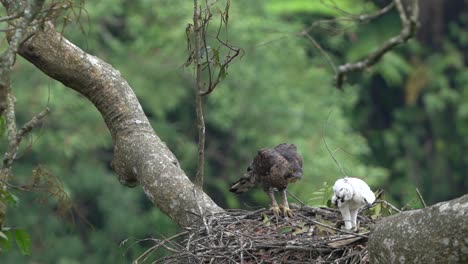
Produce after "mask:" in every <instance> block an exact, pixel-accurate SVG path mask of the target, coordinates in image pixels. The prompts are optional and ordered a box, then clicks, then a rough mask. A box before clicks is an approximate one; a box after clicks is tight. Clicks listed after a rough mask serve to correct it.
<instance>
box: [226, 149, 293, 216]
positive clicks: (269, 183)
mask: <svg viewBox="0 0 468 264" xmlns="http://www.w3.org/2000/svg"><path fill="white" fill-rule="evenodd" d="M301 177H302V158H301V156H300V155H299V153H298V152H297V148H296V146H295V145H294V144H287V143H283V144H279V145H278V146H276V147H275V148H274V149H268V148H264V149H261V150H259V151H258V154H257V156H255V158H254V159H253V161H252V162H251V163H250V165H249V167H248V168H247V172H246V173H245V174H244V176H242V177H241V178H240V180H238V181H237V182H235V183H234V184H232V186H231V189H229V191H231V192H233V193H243V192H246V191H248V190H249V189H250V188H252V187H254V186H255V185H257V184H259V185H261V186H262V187H263V189H264V190H265V192H266V193H267V194H268V197H269V198H270V202H271V204H270V205H271V207H270V210H271V211H273V213H274V214H275V215H277V216H278V215H279V213H280V212H282V213H283V215H284V216H292V215H293V214H292V211H291V210H290V209H289V204H288V199H287V196H286V188H287V187H288V184H289V183H292V182H296V181H297V180H299V179H301ZM275 190H277V191H279V192H281V197H282V203H281V205H280V206H278V203H277V202H276V199H275V194H274V191H275Z"/></svg>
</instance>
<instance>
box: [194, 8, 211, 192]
mask: <svg viewBox="0 0 468 264" xmlns="http://www.w3.org/2000/svg"><path fill="white" fill-rule="evenodd" d="M193 33H194V42H195V43H194V51H193V52H194V53H193V54H194V58H193V59H194V63H195V78H196V80H195V111H196V114H197V127H198V163H197V164H198V168H197V175H196V177H195V183H196V185H197V186H198V187H200V189H203V177H204V174H205V120H204V118H203V102H202V95H201V93H202V91H203V82H202V65H201V58H200V48H201V47H200V44H201V43H200V42H201V41H200V33H201V28H200V11H199V7H198V1H197V0H193ZM206 55H207V56H208V54H206Z"/></svg>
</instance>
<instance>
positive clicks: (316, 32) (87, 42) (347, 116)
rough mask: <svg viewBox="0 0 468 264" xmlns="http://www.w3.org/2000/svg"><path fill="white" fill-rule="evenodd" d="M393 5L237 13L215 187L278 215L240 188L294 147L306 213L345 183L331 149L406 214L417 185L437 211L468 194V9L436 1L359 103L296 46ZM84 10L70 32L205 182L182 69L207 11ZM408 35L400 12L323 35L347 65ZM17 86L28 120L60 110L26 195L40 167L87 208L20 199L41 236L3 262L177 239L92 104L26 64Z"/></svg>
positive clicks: (24, 155)
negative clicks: (275, 150)
mask: <svg viewBox="0 0 468 264" xmlns="http://www.w3.org/2000/svg"><path fill="white" fill-rule="evenodd" d="M224 2H225V1H220V3H221V7H222V6H223V3H224ZM350 2H352V4H350ZM388 2H389V1H383V0H373V1H372V0H369V1H366V0H355V1H347V0H346V1H345V0H336V1H326V0H323V1H319V0H317V1H310V0H294V1H280V0H270V1H250V0H236V1H232V3H231V9H230V14H229V18H230V21H229V40H230V41H231V43H232V44H233V45H236V46H238V47H241V48H242V49H244V51H245V55H244V56H243V57H242V58H241V59H239V60H236V61H235V63H234V64H232V65H231V66H230V67H229V72H228V73H229V75H228V77H227V78H226V79H225V80H224V81H223V82H222V83H221V84H220V86H219V87H218V88H217V89H216V90H215V91H214V93H212V94H211V95H210V96H209V97H208V99H207V100H205V120H206V126H207V128H206V136H207V146H206V159H207V168H206V176H205V177H206V178H205V183H206V186H205V189H206V191H207V192H208V194H209V195H210V196H211V197H212V198H213V199H214V200H215V202H216V203H218V204H219V205H220V206H222V207H224V208H246V209H255V208H259V207H266V206H268V201H267V196H266V195H265V194H264V193H263V192H262V191H261V190H255V191H252V192H249V193H247V194H244V195H242V196H240V197H236V196H235V195H233V194H231V193H229V192H228V189H229V185H230V183H232V182H234V181H235V180H236V179H237V178H238V177H239V176H240V175H242V174H243V172H244V171H245V169H246V167H247V165H248V163H249V161H250V160H251V159H252V158H253V156H254V155H255V153H256V151H257V150H258V149H260V148H262V147H273V146H276V145H277V144H279V143H282V142H288V143H294V144H296V145H297V147H298V149H299V151H300V153H301V154H302V155H303V157H304V176H303V180H302V181H301V182H300V183H299V184H293V185H290V191H291V192H292V193H294V194H295V195H296V196H298V197H299V198H300V199H301V200H302V201H304V202H305V203H307V204H311V205H320V204H321V203H323V199H321V198H323V197H321V196H320V191H319V190H320V189H321V188H323V186H324V184H325V182H327V183H328V185H331V184H333V182H334V181H335V180H336V179H338V178H339V177H342V173H341V171H340V169H339V167H338V166H337V165H336V164H335V162H334V161H333V159H332V158H331V156H330V155H329V154H328V152H327V150H326V148H325V145H324V143H323V138H326V139H327V143H328V145H329V147H330V150H331V151H332V152H333V155H334V156H335V157H336V159H337V160H338V161H339V162H340V164H342V166H343V168H344V170H345V172H346V173H347V174H348V175H352V176H357V177H360V178H363V179H365V180H366V181H367V182H368V183H369V184H370V185H371V187H372V188H373V189H374V190H375V189H378V188H382V189H384V190H385V193H386V197H387V198H388V199H389V200H391V201H392V202H393V203H395V204H396V205H398V206H403V205H405V204H408V203H409V204H410V205H411V204H414V205H415V206H417V200H416V192H415V188H416V187H418V188H419V189H420V190H421V192H422V195H423V197H424V198H425V199H426V202H427V203H428V204H433V203H436V202H438V201H443V200H448V199H451V198H455V197H458V196H461V195H462V194H465V193H467V192H468V177H467V176H466V175H465V172H466V171H468V156H465V155H464V152H463V151H464V150H466V149H467V147H468V100H467V99H468V85H467V83H468V68H467V66H468V52H466V51H467V47H468V31H466V30H465V29H466V28H467V26H468V12H467V11H468V8H467V5H468V4H466V3H464V1H436V2H437V3H433V4H434V5H438V8H429V6H431V5H422V6H421V22H422V25H421V30H420V32H419V33H418V36H417V38H416V39H414V40H412V41H410V42H409V43H408V44H406V45H404V46H401V47H399V48H397V49H395V50H394V51H392V52H390V53H388V54H387V55H386V56H385V57H384V58H383V60H382V61H381V62H380V63H379V64H378V65H376V66H375V67H372V68H371V69H369V70H366V71H365V72H364V73H358V74H354V75H351V76H350V77H349V78H348V81H347V84H346V86H345V87H344V91H338V90H337V89H336V88H334V87H333V71H332V69H331V68H330V66H329V64H328V63H327V61H326V60H325V58H324V57H323V55H322V53H321V52H319V51H318V50H317V49H316V48H315V47H314V46H313V45H312V44H311V43H310V42H309V41H308V40H307V39H305V38H301V37H298V36H297V34H296V33H298V32H300V31H302V30H303V29H304V28H307V27H308V26H309V25H311V24H312V23H313V22H315V21H317V20H320V19H332V18H336V17H342V16H353V15H359V14H363V13H369V12H372V11H375V10H377V9H378V8H382V7H383V6H384V5H385V4H386V3H388ZM432 2H434V1H432ZM465 2H466V1H465ZM333 3H335V4H336V5H337V6H339V7H340V8H341V10H340V9H337V8H336V7H334V4H333ZM83 8H84V9H85V10H86V12H84V11H83V12H82V13H81V15H80V16H79V18H78V21H79V23H70V24H68V25H67V26H66V27H65V28H64V29H63V30H64V35H65V36H66V37H68V38H69V39H70V40H71V41H72V42H73V43H75V44H76V45H78V46H79V47H81V48H82V49H83V50H85V51H87V52H89V53H91V54H93V55H96V56H98V57H99V58H101V59H103V60H104V61H106V62H108V63H110V64H112V65H113V66H114V67H115V68H117V69H118V70H119V71H120V72H121V73H122V74H123V76H124V77H125V78H126V79H127V81H128V82H129V84H130V85H131V86H132V87H133V89H134V90H135V92H136V94H137V96H138V98H139V99H140V102H141V104H142V107H143V109H144V111H145V113H146V114H147V116H148V117H149V119H150V120H151V124H152V125H153V127H154V129H155V130H156V133H157V134H158V135H159V136H160V137H161V139H162V140H164V141H165V142H166V143H167V145H168V147H169V148H170V149H171V150H172V151H173V152H174V153H175V154H176V156H177V157H178V158H179V160H180V163H181V165H182V167H183V169H184V170H185V171H186V173H187V175H189V176H190V177H192V178H193V177H194V175H195V171H196V160H197V159H196V155H197V150H196V148H197V141H196V140H197V134H196V133H197V128H196V118H195V111H194V92H193V91H194V89H193V71H192V69H190V68H184V67H182V65H183V63H184V61H185V59H186V57H187V52H186V45H187V44H186V37H185V28H186V25H187V24H188V23H191V19H192V14H193V10H192V8H193V3H192V2H191V1H182V0H153V1H149V0H100V1H87V2H86V3H85V6H84V7H83ZM75 9H76V10H79V2H77V3H76V6H75ZM70 18H72V19H73V20H75V21H76V19H77V18H76V17H71V16H70ZM59 22H60V21H59ZM217 23H218V22H217V21H216V20H215V21H213V22H212V24H213V25H217ZM399 30H400V22H399V16H398V14H397V13H396V12H391V13H389V14H387V15H385V16H384V17H382V18H379V19H377V20H375V21H372V22H371V23H364V24H355V23H354V22H353V21H340V22H333V23H323V24H320V25H319V26H317V27H315V28H313V30H312V31H311V32H310V33H311V35H312V36H313V37H314V38H315V39H316V41H317V42H318V43H319V44H320V45H321V46H322V47H323V48H324V49H325V50H326V52H328V54H329V55H330V56H331V58H332V60H333V61H334V62H335V63H336V64H340V63H344V62H349V61H354V60H356V59H359V58H361V57H363V56H365V55H366V54H367V53H368V52H369V51H372V50H374V49H376V48H377V47H378V46H379V45H380V44H381V43H382V42H384V41H385V40H386V39H388V38H389V37H390V36H393V35H395V34H397V33H398V32H399ZM12 87H13V89H14V92H15V95H16V97H17V118H18V122H19V123H20V124H23V123H24V122H26V121H28V120H29V119H30V118H31V117H32V116H33V115H35V114H36V113H37V112H39V111H41V110H42V109H44V108H45V107H46V106H49V107H50V108H51V110H52V112H51V114H50V115H49V116H48V117H47V118H46V122H45V123H44V124H43V126H42V127H41V128H39V129H36V130H35V131H34V132H33V133H32V134H31V136H30V137H28V138H27V139H26V140H25V143H24V144H23V148H22V150H21V152H20V154H21V155H20V159H19V160H18V161H16V163H15V164H14V178H13V179H12V183H15V184H22V183H25V182H26V183H27V182H28V179H30V177H31V175H32V174H33V169H34V168H36V167H37V166H38V165H41V166H42V168H43V169H44V170H46V171H47V172H48V173H49V174H50V175H51V177H52V178H56V179H58V180H59V182H61V185H62V187H63V189H64V190H65V192H66V193H67V195H68V196H69V197H70V198H71V202H72V210H71V211H68V212H67V213H65V215H62V216H58V215H57V209H58V207H59V204H58V203H57V199H56V198H54V197H47V194H44V193H42V194H41V193H38V192H28V193H24V192H15V194H16V195H17V196H18V197H19V198H20V203H19V206H18V207H17V208H9V210H8V223H9V225H10V226H12V227H22V228H24V229H25V230H27V231H28V232H29V233H30V234H31V236H32V242H33V248H32V255H31V256H21V254H20V253H19V252H18V250H15V249H13V250H9V251H8V252H7V253H6V254H4V255H2V256H0V262H1V263H58V264H74V263H128V262H130V260H133V259H134V258H135V257H136V256H138V254H140V253H141V252H142V251H143V250H145V249H146V248H147V247H148V246H149V245H151V242H150V241H146V242H142V243H138V244H135V245H133V246H132V247H130V248H129V249H128V250H127V248H128V247H129V246H130V245H131V243H133V242H134V241H135V240H134V239H142V238H148V237H156V236H157V237H163V236H169V235H171V234H174V233H175V232H177V231H178V227H176V226H175V225H174V223H172V222H171V220H170V219H169V218H168V217H166V216H165V215H164V214H163V213H161V212H160V211H159V210H158V209H156V208H155V207H153V205H152V204H151V203H150V202H149V200H148V199H146V197H145V195H144V193H143V192H142V191H141V189H140V188H135V189H128V188H125V187H123V186H122V185H120V184H119V182H118V181H117V178H116V177H115V176H114V175H113V173H112V171H111V170H110V167H109V163H110V161H111V159H112V145H111V138H110V135H109V133H108V130H107V128H106V127H105V124H104V122H103V120H102V117H101V116H100V115H99V113H98V112H97V111H96V109H95V108H94V106H93V105H92V104H91V103H90V102H88V101H86V100H85V99H84V98H83V97H82V96H81V95H79V94H77V93H75V92H74V91H72V90H70V89H68V88H65V87H63V86H62V85H61V84H60V83H58V82H56V81H54V80H52V79H50V78H48V77H46V76H45V75H44V74H42V73H41V72H40V71H38V70H37V69H35V68H34V67H33V66H31V65H30V64H29V63H27V62H26V61H24V60H23V59H21V58H18V59H17V63H16V65H15V68H14V72H13V76H12ZM3 138H4V140H3V141H2V147H3V149H5V144H6V143H5V142H6V135H3ZM317 191H319V192H318V193H317ZM291 201H293V199H291ZM293 202H294V201H293ZM127 238H130V239H129V240H128V242H127V243H126V244H125V245H124V246H123V247H119V243H120V242H122V241H124V240H125V239H127Z"/></svg>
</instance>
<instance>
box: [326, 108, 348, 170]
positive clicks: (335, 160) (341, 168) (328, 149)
mask: <svg viewBox="0 0 468 264" xmlns="http://www.w3.org/2000/svg"><path fill="white" fill-rule="evenodd" d="M331 114H332V111H330V113H328V117H327V122H326V123H325V125H324V126H323V128H322V140H323V143H324V144H325V148H326V149H327V151H328V154H330V156H331V157H332V159H333V161H334V162H335V163H336V165H338V168H340V171H341V173H342V174H343V176H344V177H346V176H347V174H346V172H345V171H344V169H343V167H342V166H341V164H340V163H339V162H338V160H337V159H336V158H335V156H333V154H332V152H331V151H330V148H329V147H328V144H327V140H326V139H325V128H326V127H327V126H328V121H330V116H331Z"/></svg>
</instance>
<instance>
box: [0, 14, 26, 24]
mask: <svg viewBox="0 0 468 264" xmlns="http://www.w3.org/2000/svg"><path fill="white" fill-rule="evenodd" d="M22 15H23V14H22V13H18V14H15V15H9V16H6V17H0V22H5V21H9V20H13V19H17V18H19V17H21V16H22Z"/></svg>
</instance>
